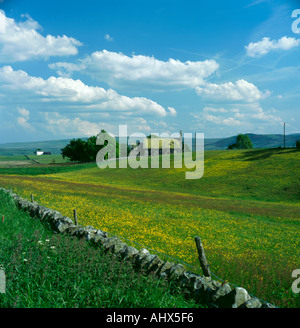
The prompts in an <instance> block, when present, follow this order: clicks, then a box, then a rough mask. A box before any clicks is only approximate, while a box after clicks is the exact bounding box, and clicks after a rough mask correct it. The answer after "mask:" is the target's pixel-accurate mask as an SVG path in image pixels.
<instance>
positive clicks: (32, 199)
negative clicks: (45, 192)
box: [31, 194, 34, 203]
mask: <svg viewBox="0 0 300 328" xmlns="http://www.w3.org/2000/svg"><path fill="white" fill-rule="evenodd" d="M33 202H34V198H33V194H31V203H33Z"/></svg>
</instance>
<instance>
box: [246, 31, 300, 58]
mask: <svg viewBox="0 0 300 328" xmlns="http://www.w3.org/2000/svg"><path fill="white" fill-rule="evenodd" d="M299 45H300V39H295V38H291V37H287V36H283V37H282V38H280V39H279V40H270V38H267V37H265V38H262V40H261V41H258V42H251V43H249V44H248V45H247V46H245V48H246V51H247V55H248V56H250V57H259V56H263V55H266V54H267V53H269V52H270V51H274V50H278V49H279V50H289V49H291V48H294V47H297V46H299Z"/></svg>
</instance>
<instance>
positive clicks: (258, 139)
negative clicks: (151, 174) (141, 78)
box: [0, 133, 300, 156]
mask: <svg viewBox="0 0 300 328" xmlns="http://www.w3.org/2000/svg"><path fill="white" fill-rule="evenodd" d="M248 136H249V137H250V139H251V141H252V143H253V146H254V148H276V147H283V135H282V134H253V133H248ZM82 139H86V138H82ZM70 140H71V139H62V140H50V141H37V142H17V143H5V144H4V143H3V144H1V143H0V156H17V155H32V154H33V152H34V151H35V150H36V149H37V148H40V149H42V150H44V151H48V152H51V153H52V154H53V155H55V154H60V153H61V149H62V148H63V147H65V146H66V145H67V144H68V143H69V142H70ZM235 140H236V136H231V137H229V138H207V139H205V150H222V149H227V147H228V145H230V144H232V143H234V142H235ZM297 140H300V133H296V134H290V135H287V136H286V147H295V143H296V141H297Z"/></svg>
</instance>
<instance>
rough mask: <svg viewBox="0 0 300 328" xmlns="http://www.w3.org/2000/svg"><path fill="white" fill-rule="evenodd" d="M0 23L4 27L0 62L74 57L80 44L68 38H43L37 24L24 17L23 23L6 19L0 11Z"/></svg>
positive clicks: (50, 36)
mask: <svg viewBox="0 0 300 328" xmlns="http://www.w3.org/2000/svg"><path fill="white" fill-rule="evenodd" d="M0 21H2V25H4V26H5V30H4V33H0V62H17V61H25V60H28V59H37V58H48V57H50V56H66V55H76V54H77V53H78V47H79V46H81V45H82V44H81V42H79V41H78V40H76V39H74V38H72V37H68V36H65V35H63V36H53V35H49V34H48V35H46V36H43V35H42V34H40V33H39V32H38V30H39V29H40V26H39V24H38V23H37V22H36V21H34V20H33V19H31V18H30V17H26V20H25V21H24V22H16V21H15V20H14V19H12V18H8V17H6V15H5V12H4V11H3V10H0Z"/></svg>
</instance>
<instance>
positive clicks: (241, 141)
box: [227, 134, 253, 149]
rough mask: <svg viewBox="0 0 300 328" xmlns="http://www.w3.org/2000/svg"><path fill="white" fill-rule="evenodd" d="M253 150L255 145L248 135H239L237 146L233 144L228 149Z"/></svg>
mask: <svg viewBox="0 0 300 328" xmlns="http://www.w3.org/2000/svg"><path fill="white" fill-rule="evenodd" d="M234 148H235V149H252V148H253V144H252V141H251V139H250V138H249V136H248V135H246V134H239V135H238V136H237V137H236V142H235V144H231V145H229V146H228V148H227V149H234Z"/></svg>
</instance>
